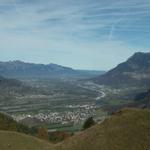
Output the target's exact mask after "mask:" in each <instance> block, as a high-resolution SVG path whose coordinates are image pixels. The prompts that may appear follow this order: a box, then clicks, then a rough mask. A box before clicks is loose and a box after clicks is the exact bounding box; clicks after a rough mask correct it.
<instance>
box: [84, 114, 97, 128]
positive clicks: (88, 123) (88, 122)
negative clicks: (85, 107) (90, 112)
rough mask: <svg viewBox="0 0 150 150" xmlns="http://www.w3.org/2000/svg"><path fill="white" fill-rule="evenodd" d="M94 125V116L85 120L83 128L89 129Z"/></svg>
mask: <svg viewBox="0 0 150 150" xmlns="http://www.w3.org/2000/svg"><path fill="white" fill-rule="evenodd" d="M93 125H95V121H94V119H93V117H90V118H88V119H87V120H86V121H85V122H84V124H83V130H85V129H88V128H90V127H91V126H93Z"/></svg>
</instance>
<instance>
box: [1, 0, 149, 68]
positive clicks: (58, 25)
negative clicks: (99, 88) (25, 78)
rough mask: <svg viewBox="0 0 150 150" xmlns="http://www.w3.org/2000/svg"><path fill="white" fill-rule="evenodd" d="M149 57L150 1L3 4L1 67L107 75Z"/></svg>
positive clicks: (17, 0) (5, 0)
mask: <svg viewBox="0 0 150 150" xmlns="http://www.w3.org/2000/svg"><path fill="white" fill-rule="evenodd" d="M136 51H144V52H150V0H0V61H8V60H23V61H29V62H35V63H57V64H60V65H65V66H70V67H73V68H79V69H81V68H82V69H97V70H108V69H110V68H112V67H114V66H115V65H117V64H118V63H120V62H122V61H124V60H126V59H127V58H128V57H129V56H131V55H132V54H133V53H134V52H136Z"/></svg>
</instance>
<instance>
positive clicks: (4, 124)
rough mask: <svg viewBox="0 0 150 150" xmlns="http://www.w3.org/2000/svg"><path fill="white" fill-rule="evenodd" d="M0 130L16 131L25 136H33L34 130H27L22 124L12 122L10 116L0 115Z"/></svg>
mask: <svg viewBox="0 0 150 150" xmlns="http://www.w3.org/2000/svg"><path fill="white" fill-rule="evenodd" d="M0 130H7V131H17V132H21V133H26V134H31V135H33V134H35V133H36V130H35V129H34V128H29V127H27V126H25V125H23V124H20V123H18V122H16V121H14V120H13V119H12V118H11V117H10V116H7V115H6V114H3V113H0Z"/></svg>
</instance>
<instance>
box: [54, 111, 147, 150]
mask: <svg viewBox="0 0 150 150" xmlns="http://www.w3.org/2000/svg"><path fill="white" fill-rule="evenodd" d="M149 147H150V110H138V109H133V110H132V109H125V110H122V111H120V112H118V113H116V114H115V115H113V116H112V117H111V118H109V119H107V120H105V121H104V122H103V123H102V124H100V125H96V126H94V127H92V128H90V129H89V130H87V131H85V132H83V133H81V134H79V135H76V136H74V137H73V138H72V139H70V140H69V141H65V142H64V143H63V144H60V145H58V146H57V148H56V149H57V150H149Z"/></svg>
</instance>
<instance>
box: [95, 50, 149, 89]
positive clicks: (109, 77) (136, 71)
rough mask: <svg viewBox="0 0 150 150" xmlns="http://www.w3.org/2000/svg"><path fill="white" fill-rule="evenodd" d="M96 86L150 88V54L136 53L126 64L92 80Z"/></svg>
mask: <svg viewBox="0 0 150 150" xmlns="http://www.w3.org/2000/svg"><path fill="white" fill-rule="evenodd" d="M93 81H94V82H96V83H98V84H103V85H108V86H113V87H124V86H127V87H128V86H147V87H149V86H150V53H143V52H137V53H135V54H134V55H133V56H132V57H130V58H129V59H128V60H127V61H126V62H123V63H121V64H119V65H118V66H117V67H115V68H114V69H112V70H110V71H108V72H107V73H105V74H104V75H100V76H99V77H96V78H94V79H93Z"/></svg>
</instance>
